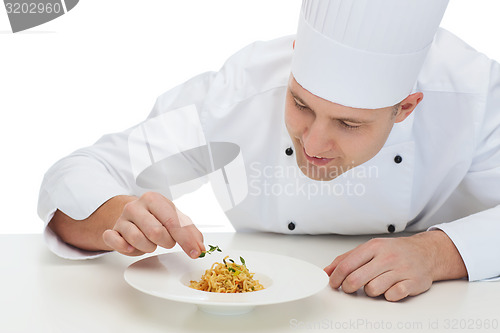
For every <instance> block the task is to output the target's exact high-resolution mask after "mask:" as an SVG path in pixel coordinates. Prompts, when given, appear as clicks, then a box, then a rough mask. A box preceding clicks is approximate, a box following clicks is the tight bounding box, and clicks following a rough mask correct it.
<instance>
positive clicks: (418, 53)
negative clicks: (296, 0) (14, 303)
mask: <svg viewBox="0 0 500 333" xmlns="http://www.w3.org/2000/svg"><path fill="white" fill-rule="evenodd" d="M447 2H448V1H447V0H406V1H401V0H376V1H363V0H304V1H303V4H302V8H301V13H300V19H299V26H298V31H297V34H296V35H295V36H290V37H284V38H280V39H277V40H273V41H269V42H257V43H254V44H252V45H250V46H248V47H246V48H244V49H243V50H241V51H240V52H238V53H236V54H235V55H233V56H232V57H231V58H230V59H229V60H228V61H227V62H226V63H225V65H224V66H223V67H222V68H221V70H220V71H219V72H211V73H205V74H202V75H200V76H197V77H195V78H193V79H191V80H189V81H188V82H186V83H184V84H182V85H180V86H178V87H176V88H174V89H173V90H171V91H169V92H167V93H165V94H164V95H162V96H160V97H159V98H158V100H157V102H156V104H155V106H154V108H153V111H152V112H151V114H150V115H149V117H148V118H147V120H146V121H144V122H143V123H141V124H139V125H137V126H135V127H133V128H131V129H129V130H127V131H124V132H122V133H117V134H111V135H107V136H104V137H103V138H101V139H100V140H99V141H98V142H97V143H96V144H94V145H93V146H91V147H87V148H83V149H80V150H78V151H76V152H75V153H73V154H71V155H69V156H68V157H66V158H64V159H62V160H60V161H59V162H57V163H56V164H55V165H54V166H53V167H52V168H51V169H50V170H49V171H48V172H47V174H46V175H45V178H44V181H43V184H42V187H41V191H40V198H39V215H40V217H41V218H42V219H43V220H44V222H45V223H46V226H47V227H46V229H45V236H46V240H47V242H48V245H49V247H50V248H51V249H52V250H53V251H54V252H55V253H57V254H59V255H61V256H63V257H67V258H82V257H92V256H95V255H100V254H102V253H104V252H106V251H112V250H114V251H118V252H120V253H122V254H125V255H140V254H143V253H147V252H152V251H154V250H155V249H156V247H157V246H162V247H166V248H171V247H172V246H174V245H175V244H176V243H178V244H179V245H180V246H181V247H182V249H183V250H184V251H185V252H186V253H187V254H188V255H189V256H190V257H191V258H197V257H198V256H199V254H200V253H201V251H203V250H204V245H203V237H202V235H201V233H200V232H199V231H198V229H197V228H196V226H195V225H194V224H193V223H192V222H191V221H190V219H189V218H188V217H187V216H185V215H184V214H182V212H180V211H179V210H178V209H176V207H175V205H174V204H173V203H172V201H171V200H173V199H174V198H176V197H177V196H178V195H180V194H181V193H184V192H186V191H189V190H192V189H194V188H196V186H198V185H199V183H202V182H204V181H210V182H211V183H212V185H213V187H214V188H215V192H216V195H217V198H218V200H219V202H220V203H221V205H222V206H223V208H224V210H225V212H226V215H227V216H228V218H229V220H230V221H231V223H232V224H233V226H234V227H235V229H236V230H254V231H267V232H277V233H285V234H383V233H395V232H401V231H411V232H417V233H415V234H413V235H412V236H408V237H390V238H374V239H372V240H370V241H368V242H366V243H365V244H362V245H360V246H358V247H356V248H354V249H352V250H351V251H349V252H347V253H344V254H342V255H340V256H337V257H336V258H332V259H333V261H332V263H331V264H330V265H328V266H327V267H325V271H326V273H327V274H328V275H329V276H330V285H331V286H332V287H333V288H340V287H341V288H342V290H343V291H344V292H347V293H351V292H354V291H356V290H358V289H360V288H364V291H365V292H366V294H367V295H369V296H379V295H384V297H385V298H386V299H387V300H390V301H397V300H400V299H403V298H405V297H407V296H411V295H417V294H420V293H422V292H424V291H426V290H428V289H429V288H430V286H431V284H432V282H433V281H438V280H449V279H460V278H468V279H469V280H470V281H475V280H484V279H490V278H495V277H498V276H500V206H499V204H500V127H499V126H500V65H499V64H498V63H496V62H494V61H492V60H490V59H488V58H487V57H486V56H484V55H482V54H480V53H478V52H476V51H475V50H473V49H471V48H470V47H469V46H467V45H466V44H465V43H464V42H462V41H461V40H460V39H458V38H457V37H455V36H454V35H453V34H451V33H450V32H448V31H445V30H443V29H439V28H438V26H439V23H440V20H441V18H442V16H443V13H444V11H445V8H446V6H447ZM193 204H196V203H193Z"/></svg>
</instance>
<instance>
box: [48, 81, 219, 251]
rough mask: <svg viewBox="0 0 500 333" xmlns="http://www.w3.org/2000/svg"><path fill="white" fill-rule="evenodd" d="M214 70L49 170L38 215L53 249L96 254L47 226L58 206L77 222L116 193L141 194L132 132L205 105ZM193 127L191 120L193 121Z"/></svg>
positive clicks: (180, 87) (170, 94) (168, 95)
mask: <svg viewBox="0 0 500 333" xmlns="http://www.w3.org/2000/svg"><path fill="white" fill-rule="evenodd" d="M213 77H214V73H211V72H209V73H205V74H201V75H199V76H197V77H195V78H193V79H191V80H190V81H188V82H186V83H184V84H182V85H180V86H178V87H176V88H174V89H172V90H170V91H168V92H167V93H165V94H163V95H162V96H160V97H159V98H158V99H157V101H156V103H155V106H154V108H153V110H152V112H151V114H150V116H149V117H148V119H147V120H146V121H145V122H143V123H141V124H139V125H137V126H135V127H132V128H130V129H128V130H126V131H124V132H121V133H115V134H109V135H105V136H103V137H102V138H101V139H99V140H98V141H97V142H96V143H95V144H94V145H92V146H90V147H86V148H83V149H80V150H77V151H75V152H74V153H72V154H70V155H69V156H67V157H65V158H63V159H61V160H59V161H58V162H57V163H55V164H54V165H53V166H52V167H51V168H50V169H49V170H48V171H47V173H46V174H45V176H44V179H43V181H42V185H41V188H40V193H39V200H38V215H39V216H40V218H41V219H42V220H43V222H44V223H45V229H44V237H45V240H46V243H47V245H48V247H49V248H50V250H51V251H53V252H54V253H56V254H57V255H59V256H61V257H64V258H69V259H84V258H92V257H95V256H98V255H101V254H102V253H103V252H89V251H84V250H81V249H77V248H75V247H72V246H70V245H68V244H65V243H64V242H62V240H61V239H59V238H58V237H57V235H55V234H54V233H53V232H52V230H51V229H50V228H48V227H47V225H48V223H49V222H50V220H51V219H52V217H53V215H54V213H55V211H56V210H57V209H59V210H60V211H62V212H63V213H65V214H66V215H68V216H70V217H71V218H73V219H75V220H83V219H85V218H87V217H88V216H89V215H91V214H92V213H93V212H94V211H95V210H96V209H97V208H99V206H101V205H102V204H103V203H105V202H106V201H107V200H109V199H110V198H112V197H114V196H117V195H136V196H140V195H141V194H142V193H144V192H146V191H148V190H150V189H147V188H144V187H140V186H138V185H137V183H136V179H135V176H134V171H133V165H132V164H133V163H132V162H131V158H130V142H129V141H130V136H131V134H132V133H134V132H137V129H138V128H139V127H140V126H142V125H144V124H147V123H148V122H149V123H151V121H150V120H152V119H154V118H158V117H161V116H162V115H164V114H166V113H168V112H169V111H171V110H176V109H178V108H182V107H185V106H187V105H195V106H196V109H197V110H201V109H202V103H203V100H204V98H205V95H206V93H207V91H208V90H209V87H210V83H211V81H212V80H213ZM188 125H189V124H188Z"/></svg>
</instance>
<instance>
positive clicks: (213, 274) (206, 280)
mask: <svg viewBox="0 0 500 333" xmlns="http://www.w3.org/2000/svg"><path fill="white" fill-rule="evenodd" d="M228 257H229V256H226V257H225V258H224V259H223V260H222V261H223V262H224V263H219V262H216V263H214V264H213V265H212V267H211V268H210V269H207V270H206V271H205V274H203V276H202V277H201V280H200V281H190V283H191V284H190V285H189V287H191V288H193V289H197V290H202V291H209V292H214V293H246V292H252V291H257V290H262V289H264V286H263V285H262V284H260V283H259V281H258V280H254V279H253V275H254V273H250V272H249V271H248V268H247V267H246V266H245V264H244V260H242V265H237V264H235V263H234V261H233V260H232V259H228ZM226 259H228V261H229V262H228V261H226Z"/></svg>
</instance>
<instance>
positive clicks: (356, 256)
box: [325, 230, 467, 301]
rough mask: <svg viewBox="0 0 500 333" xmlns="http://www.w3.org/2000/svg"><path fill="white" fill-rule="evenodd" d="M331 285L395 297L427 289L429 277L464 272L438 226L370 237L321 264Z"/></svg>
mask: <svg viewBox="0 0 500 333" xmlns="http://www.w3.org/2000/svg"><path fill="white" fill-rule="evenodd" d="M325 272H326V273H327V274H328V275H329V276H330V286H331V287H332V288H335V289H337V288H339V287H342V290H343V291H344V292H346V293H353V292H355V291H357V290H358V289H360V288H361V287H364V291H365V293H366V294H367V295H368V296H372V297H375V296H379V295H382V294H383V295H384V296H385V298H386V299H387V300H388V301H399V300H401V299H403V298H405V297H407V296H414V295H418V294H420V293H423V292H425V291H427V290H428V289H429V288H430V287H431V285H432V282H433V281H439V280H449V279H458V278H462V277H465V276H467V270H466V268H465V265H464V263H463V260H462V258H461V256H460V254H459V252H458V250H457V249H456V248H455V245H454V244H453V242H452V241H451V240H450V238H449V237H448V236H447V235H446V234H445V233H444V232H443V231H441V230H432V231H426V232H422V233H419V234H415V235H413V236H410V237H399V238H374V239H371V240H370V241H368V242H366V243H364V244H361V245H359V246H358V247H356V248H355V249H353V250H351V251H349V252H346V253H344V254H342V255H340V256H338V257H337V258H335V260H334V261H333V262H332V263H331V264H330V265H328V266H327V267H325Z"/></svg>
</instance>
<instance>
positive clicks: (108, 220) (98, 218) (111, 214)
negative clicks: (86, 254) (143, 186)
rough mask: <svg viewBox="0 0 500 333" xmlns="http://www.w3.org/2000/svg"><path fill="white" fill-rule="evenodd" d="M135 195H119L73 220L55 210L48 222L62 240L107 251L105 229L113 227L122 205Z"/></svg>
mask: <svg viewBox="0 0 500 333" xmlns="http://www.w3.org/2000/svg"><path fill="white" fill-rule="evenodd" d="M135 199H136V198H135V197H132V196H125V195H120V196H116V197H113V198H111V199H109V200H108V201H106V202H105V203H104V204H102V205H101V206H100V207H99V208H98V209H97V210H96V211H95V212H94V213H92V214H91V215H90V216H89V217H88V218H86V219H84V220H74V219H72V218H71V217H69V216H68V215H66V214H64V213H63V212H61V211H60V210H57V211H56V212H55V214H54V216H53V217H52V219H51V221H50V222H49V228H50V229H52V230H53V231H54V232H55V233H56V234H57V235H58V236H59V237H60V238H61V239H62V240H63V241H64V242H66V243H68V244H70V245H72V246H75V247H77V248H80V249H83V250H88V251H102V250H104V251H109V250H111V248H109V247H108V246H107V245H106V244H105V243H104V241H103V239H102V234H103V232H104V231H105V230H107V229H111V228H113V226H114V224H115V222H116V220H117V219H118V217H120V215H121V213H122V211H123V207H124V206H125V205H126V204H127V203H128V202H130V201H132V200H135Z"/></svg>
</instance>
